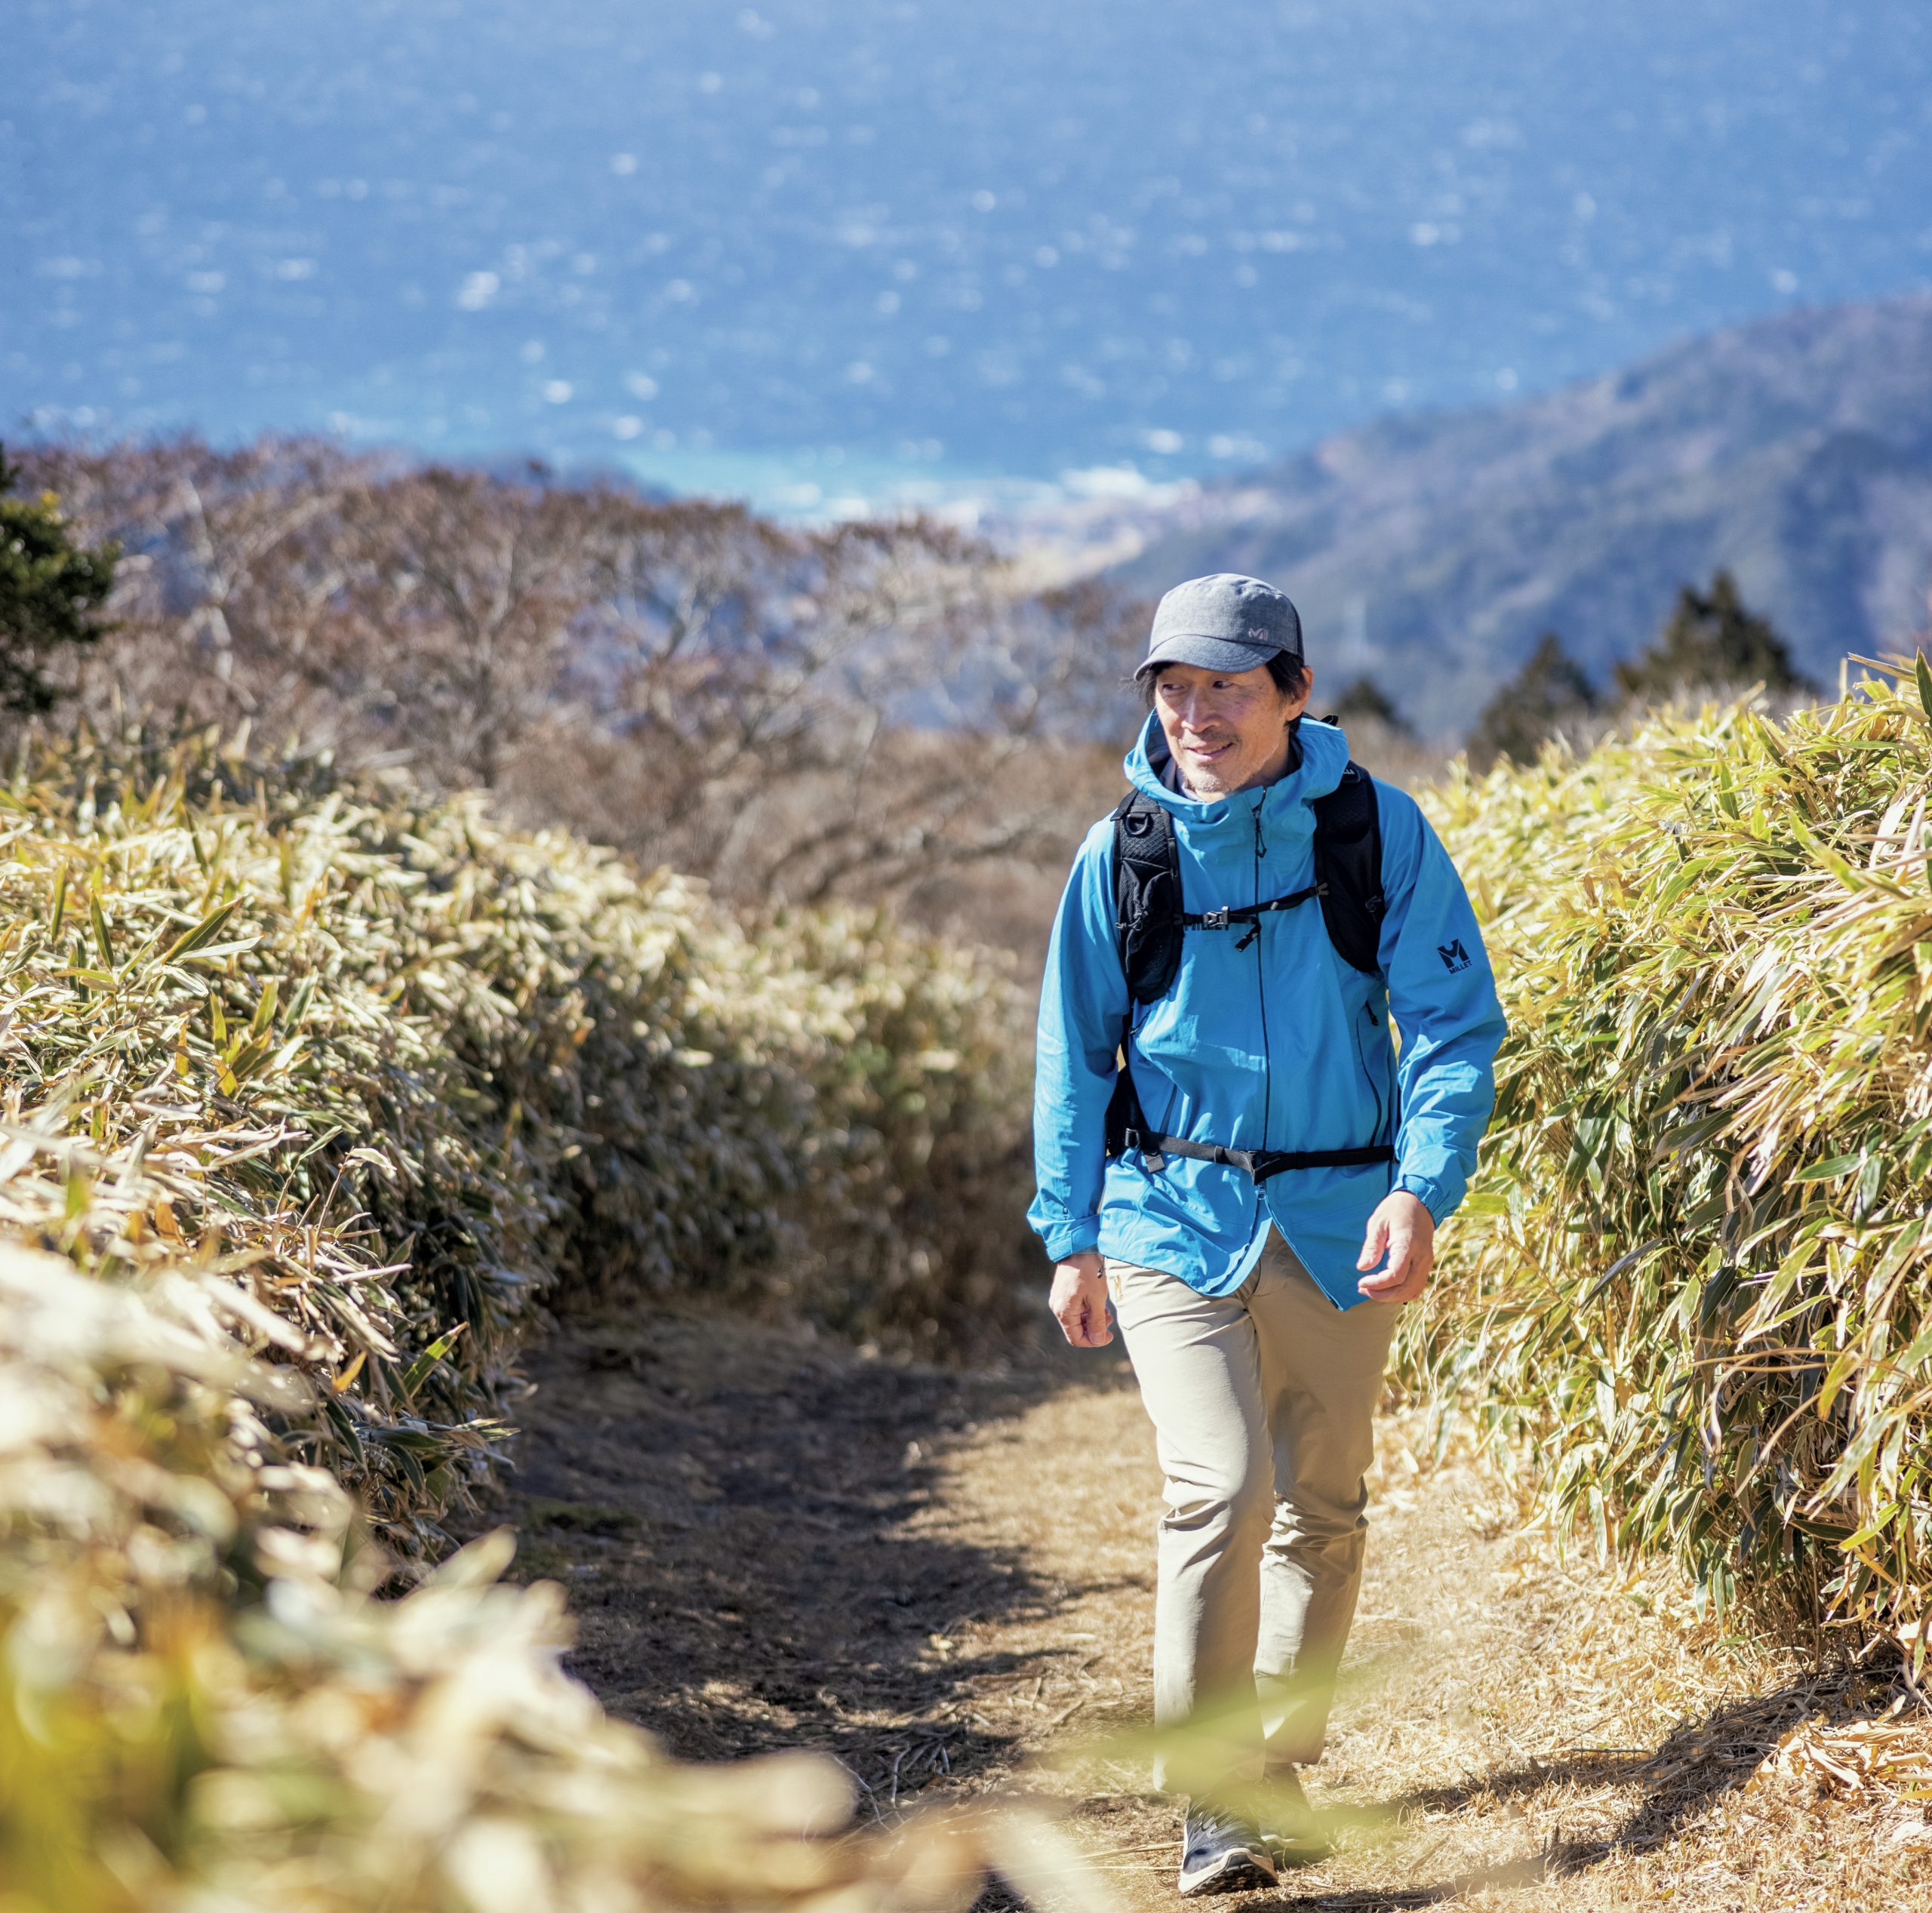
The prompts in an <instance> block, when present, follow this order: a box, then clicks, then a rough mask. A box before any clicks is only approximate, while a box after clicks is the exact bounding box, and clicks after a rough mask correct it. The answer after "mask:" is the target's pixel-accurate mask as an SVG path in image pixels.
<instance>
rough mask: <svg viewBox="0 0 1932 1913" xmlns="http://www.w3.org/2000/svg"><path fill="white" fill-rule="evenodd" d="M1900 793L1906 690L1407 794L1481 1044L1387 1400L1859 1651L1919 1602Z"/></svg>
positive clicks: (1919, 746) (1928, 1052)
mask: <svg viewBox="0 0 1932 1913" xmlns="http://www.w3.org/2000/svg"><path fill="white" fill-rule="evenodd" d="M1894 675H1897V674H1894ZM1929 793H1932V676H1928V675H1927V671H1926V668H1925V666H1924V663H1922V662H1921V663H1919V664H1918V666H1917V668H1916V672H1915V673H1914V672H1912V671H1911V670H1910V669H1909V668H1908V669H1906V672H1905V674H1904V684H1903V687H1900V686H1899V685H1896V684H1893V683H1891V682H1890V681H1880V680H1876V679H1873V680H1869V681H1866V683H1864V684H1861V685H1860V686H1859V687H1857V689H1856V690H1854V691H1853V692H1852V693H1851V694H1850V695H1847V697H1844V698H1843V699H1841V700H1840V701H1839V702H1838V703H1835V704H1832V705H1828V706H1823V707H1821V708H1820V709H1814V710H1810V711H1804V712H1798V713H1797V714H1795V715H1793V716H1792V717H1791V718H1789V719H1788V720H1787V721H1783V722H1781V723H1774V722H1773V721H1770V720H1769V719H1767V718H1766V717H1765V716H1764V715H1762V714H1761V712H1759V711H1758V710H1757V709H1754V708H1752V706H1751V704H1750V703H1749V701H1748V700H1747V701H1746V702H1743V703H1735V704H1732V705H1730V706H1727V707H1725V708H1722V709H1705V710H1703V711H1702V712H1700V713H1697V715H1686V714H1682V713H1679V714H1678V715H1667V716H1663V717H1658V718H1654V719H1652V720H1651V721H1647V723H1646V724H1644V727H1642V728H1641V730H1638V732H1637V733H1636V734H1635V735H1634V736H1632V737H1629V738H1627V739H1623V740H1611V741H1610V742H1607V743H1604V744H1603V745H1602V746H1600V747H1599V748H1598V749H1596V750H1595V751H1593V752H1591V754H1590V755H1588V756H1586V757H1584V758H1582V759H1580V760H1577V759H1574V758H1572V757H1571V756H1570V755H1567V753H1566V752H1564V751H1563V750H1561V749H1560V748H1555V747H1552V749H1549V750H1548V751H1547V752H1546V753H1545V755H1543V758H1542V760H1541V761H1540V762H1539V763H1538V764H1537V765H1535V766H1534V767H1531V768H1528V769H1514V768H1511V767H1508V766H1504V767H1501V768H1500V769H1498V770H1496V771H1494V773H1492V774H1491V775H1489V776H1488V777H1484V778H1482V779H1480V780H1478V779H1472V778H1471V777H1469V775H1468V774H1467V773H1466V770H1460V771H1459V772H1457V774H1454V776H1452V777H1451V780H1449V781H1448V782H1447V783H1446V784H1445V785H1444V786H1442V787H1441V789H1439V790H1438V792H1436V793H1435V795H1434V796H1433V798H1432V799H1431V803H1432V809H1433V812H1434V815H1435V821H1436V823H1437V824H1438V827H1439V829H1441V832H1442V833H1443V835H1444V839H1445V841H1446V842H1447V844H1448V847H1449V848H1450V850H1451V853H1452V854H1453V855H1454V857H1455V858H1456V860H1457V863H1458V865H1459V866H1460V868H1461V869H1462V870H1463V872H1464V874H1465V876H1466V878H1467V880H1468V881H1469V886H1470V888H1471V891H1472V895H1473V896H1474V897H1475V900H1476V902H1477V906H1478V912H1479V914H1480V915H1481V917H1482V919H1483V921H1484V935H1485V937H1486V939H1487V941H1488V943H1489V946H1490V949H1491V955H1492V958H1494V962H1495V966H1496V969H1497V975H1498V979H1499V983H1500V988H1501V989H1502V992H1503V999H1504V1006H1505V1008H1506V1012H1507V1013H1508V1016H1509V1026H1510V1033H1509V1038H1508V1040H1507V1041H1506V1045H1505V1047H1504V1050H1503V1053H1502V1056H1501V1057H1500V1061H1499V1066H1498V1099H1497V1114H1496V1118H1495V1120H1494V1124H1492V1127H1491V1131H1490V1133H1489V1136H1488V1138H1487V1141H1486V1143H1485V1145H1484V1152H1483V1158H1482V1164H1481V1170H1480V1173H1479V1174H1478V1178H1477V1180H1476V1182H1475V1185H1474V1186H1473V1189H1472V1198H1471V1202H1470V1210H1471V1219H1470V1221H1469V1223H1467V1224H1466V1225H1465V1226H1463V1227H1462V1228H1461V1229H1460V1232H1458V1233H1457V1235H1454V1236H1452V1237H1451V1238H1450V1241H1448V1243H1447V1244H1445V1247H1446V1250H1447V1253H1446V1254H1445V1267H1444V1277H1443V1279H1442V1280H1441V1281H1440V1282H1439V1284H1438V1288H1437V1290H1436V1291H1435V1294H1434V1296H1433V1297H1432V1302H1431V1304H1430V1306H1429V1309H1427V1310H1426V1311H1425V1312H1421V1313H1420V1314H1417V1313H1415V1312H1411V1313H1412V1319H1411V1321H1409V1322H1408V1323H1407V1324H1406V1325H1405V1329H1404V1336H1403V1342H1402V1362H1403V1368H1404V1373H1405V1374H1406V1376H1407V1379H1409V1380H1410V1382H1411V1383H1412V1384H1414V1385H1415V1386H1418V1387H1433V1388H1437V1389H1448V1390H1450V1391H1452V1392H1455V1393H1457V1394H1460V1395H1461V1396H1462V1397H1463V1398H1465V1399H1466V1400H1468V1401H1471V1402H1472V1403H1474V1404H1478V1405H1479V1406H1480V1408H1481V1411H1482V1413H1484V1415H1485V1416H1486V1417H1487V1419H1488V1421H1489V1422H1490V1425H1491V1426H1492V1427H1493V1428H1494V1429H1496V1430H1497V1432H1499V1433H1500V1434H1502V1435H1504V1436H1506V1437H1507V1438H1509V1445H1511V1446H1512V1447H1513V1448H1514V1450H1515V1452H1516V1453H1518V1454H1519V1455H1521V1456H1524V1457H1533V1458H1534V1464H1535V1466H1536V1467H1537V1470H1538V1471H1539V1475H1540V1481H1541V1484H1542V1486H1543V1490H1544V1492H1545V1493H1546V1496H1547V1498H1548V1499H1549V1504H1550V1505H1551V1506H1552V1508H1553V1509H1555V1510H1556V1511H1557V1512H1558V1513H1559V1514H1560V1515H1563V1516H1564V1517H1566V1518H1575V1519H1578V1520H1580V1521H1583V1522H1585V1523H1586V1524H1588V1525H1589V1527H1592V1528H1593V1529H1594V1530H1595V1531H1596V1532H1597V1533H1598V1535H1599V1536H1600V1537H1601V1540H1602V1542H1603V1544H1604V1545H1605V1546H1606V1547H1607V1548H1611V1549H1618V1550H1627V1551H1630V1552H1638V1553H1641V1552H1660V1551H1661V1552H1669V1553H1671V1554H1673V1555H1675V1556H1676V1557H1677V1558H1678V1559H1679V1560H1680V1561H1681V1562H1682V1563H1683V1564H1684V1565H1685V1566H1687V1567H1688V1568H1689V1569H1690V1570H1692V1571H1693V1572H1694V1573H1695V1574H1696V1575H1697V1577H1698V1578H1699V1581H1700V1585H1701V1586H1702V1587H1703V1589H1705V1591H1706V1593H1707V1595H1709V1597H1710V1598H1712V1599H1713V1600H1715V1601H1717V1602H1718V1603H1719V1604H1729V1603H1730V1602H1732V1601H1735V1600H1737V1599H1738V1598H1740V1597H1745V1598H1748V1599H1749V1601H1750V1602H1751V1603H1752V1604H1753V1605H1755V1607H1757V1608H1758V1609H1759V1610H1760V1611H1761V1612H1763V1613H1767V1614H1775V1615H1777V1616H1780V1617H1782V1619H1784V1620H1786V1621H1787V1622H1789V1621H1791V1620H1793V1619H1796V1620H1799V1621H1801V1622H1805V1623H1807V1624H1811V1625H1815V1624H1817V1623H1818V1622H1824V1621H1829V1622H1835V1623H1837V1624H1839V1625H1843V1626H1844V1627H1846V1628H1847V1629H1851V1630H1854V1631H1855V1632H1871V1631H1874V1630H1876V1631H1881V1632H1888V1631H1892V1630H1896V1629H1900V1627H1902V1626H1903V1625H1906V1624H1907V1623H1909V1622H1912V1621H1913V1620H1915V1619H1916V1618H1917V1617H1918V1616H1919V1614H1920V1613H1921V1607H1922V1604H1923V1602H1924V1594H1923V1589H1924V1585H1925V1584H1926V1582H1927V1579H1928V1576H1929V1575H1932V1478H1928V1470H1932V1453H1928V1449H1927V1426H1928V1423H1927V1416H1928V1410H1932V1309H1928V1300H1932V1224H1928V1221H1927V1216H1928V1213H1932V1209H1929V1208H1928V1204H1932V1049H1929V1048H1928V1042H1929V1041H1932V860H1929V859H1932V835H1928V832H1927V804H1928V794H1929Z"/></svg>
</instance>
